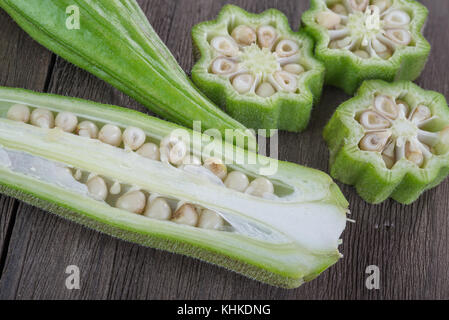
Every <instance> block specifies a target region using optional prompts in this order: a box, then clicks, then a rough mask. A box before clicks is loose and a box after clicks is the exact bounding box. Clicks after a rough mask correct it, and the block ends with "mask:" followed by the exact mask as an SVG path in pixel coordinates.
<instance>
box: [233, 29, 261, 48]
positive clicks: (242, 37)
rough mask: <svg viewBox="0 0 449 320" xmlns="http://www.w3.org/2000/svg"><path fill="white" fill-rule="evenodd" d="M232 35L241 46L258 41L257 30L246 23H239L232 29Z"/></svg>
mask: <svg viewBox="0 0 449 320" xmlns="http://www.w3.org/2000/svg"><path fill="white" fill-rule="evenodd" d="M231 36H232V37H233V38H234V40H235V42H237V44H239V45H241V46H249V45H251V44H253V43H255V42H256V41H257V35H256V31H254V29H253V28H251V27H249V26H246V25H239V26H237V27H235V28H234V30H232V33H231Z"/></svg>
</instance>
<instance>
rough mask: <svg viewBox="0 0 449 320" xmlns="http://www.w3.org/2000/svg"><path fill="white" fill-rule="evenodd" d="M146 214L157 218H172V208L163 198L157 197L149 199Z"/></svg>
mask: <svg viewBox="0 0 449 320" xmlns="http://www.w3.org/2000/svg"><path fill="white" fill-rule="evenodd" d="M143 214H144V216H146V217H148V218H153V219H157V220H170V218H171V208H170V206H169V205H168V203H167V201H166V200H165V199H163V198H159V197H158V198H155V199H153V200H152V201H150V199H148V201H147V207H146V209H145V212H144V213H143Z"/></svg>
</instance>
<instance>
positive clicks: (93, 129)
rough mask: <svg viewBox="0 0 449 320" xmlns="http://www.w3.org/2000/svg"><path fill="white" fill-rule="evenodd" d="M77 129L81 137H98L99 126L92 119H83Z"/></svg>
mask: <svg viewBox="0 0 449 320" xmlns="http://www.w3.org/2000/svg"><path fill="white" fill-rule="evenodd" d="M76 131H77V133H78V135H79V136H81V137H87V138H91V139H97V137H98V127H97V125H96V124H95V123H93V122H92V121H88V120H85V121H81V122H80V123H79V124H78V126H77V128H76Z"/></svg>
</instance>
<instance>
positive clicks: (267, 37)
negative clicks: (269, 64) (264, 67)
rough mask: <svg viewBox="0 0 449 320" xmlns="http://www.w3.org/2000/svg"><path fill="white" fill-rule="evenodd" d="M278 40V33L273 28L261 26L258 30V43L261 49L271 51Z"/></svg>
mask: <svg viewBox="0 0 449 320" xmlns="http://www.w3.org/2000/svg"><path fill="white" fill-rule="evenodd" d="M276 39H277V32H276V29H275V28H273V27H272V26H261V27H259V28H258V29H257V41H258V43H259V46H260V47H261V48H268V49H271V48H272V47H273V45H274V43H275V41H276Z"/></svg>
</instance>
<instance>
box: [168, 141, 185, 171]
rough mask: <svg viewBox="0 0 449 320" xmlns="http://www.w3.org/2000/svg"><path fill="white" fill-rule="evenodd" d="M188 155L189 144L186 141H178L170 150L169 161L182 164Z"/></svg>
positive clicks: (177, 164)
mask: <svg viewBox="0 0 449 320" xmlns="http://www.w3.org/2000/svg"><path fill="white" fill-rule="evenodd" d="M186 155H187V146H186V144H185V143H184V141H181V140H180V141H178V143H176V144H175V145H174V146H173V147H172V148H171V150H170V153H169V161H170V163H172V164H174V165H175V166H179V165H181V164H182V161H183V160H184V158H185V157H186Z"/></svg>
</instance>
